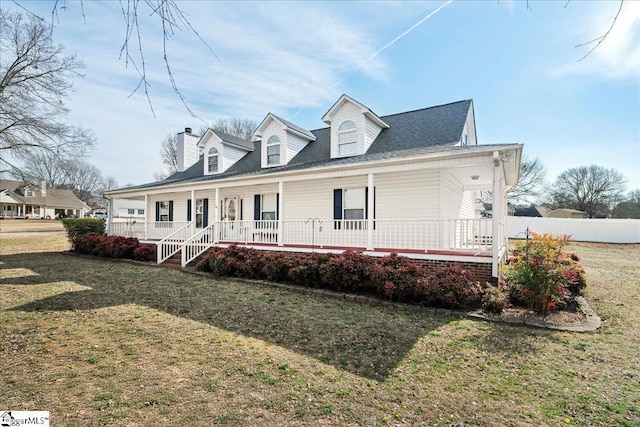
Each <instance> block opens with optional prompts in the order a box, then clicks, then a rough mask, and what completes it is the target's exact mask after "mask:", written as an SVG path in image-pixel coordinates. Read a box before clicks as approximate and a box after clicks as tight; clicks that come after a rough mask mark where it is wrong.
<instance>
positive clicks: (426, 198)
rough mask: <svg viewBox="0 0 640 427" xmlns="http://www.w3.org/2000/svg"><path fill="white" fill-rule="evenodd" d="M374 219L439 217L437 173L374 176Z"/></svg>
mask: <svg viewBox="0 0 640 427" xmlns="http://www.w3.org/2000/svg"><path fill="white" fill-rule="evenodd" d="M374 186H375V188H376V219H423V218H439V217H440V178H439V171H438V170H426V171H425V170H422V171H420V170H418V171H408V172H397V173H389V174H381V175H376V176H375V178H374Z"/></svg>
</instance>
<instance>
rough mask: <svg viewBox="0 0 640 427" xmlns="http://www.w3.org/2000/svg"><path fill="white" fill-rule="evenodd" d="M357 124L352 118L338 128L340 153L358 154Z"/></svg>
mask: <svg viewBox="0 0 640 427" xmlns="http://www.w3.org/2000/svg"><path fill="white" fill-rule="evenodd" d="M357 141H358V138H357V132H356V124H355V123H353V122H352V121H351V120H347V121H346V122H343V123H342V124H341V125H340V127H339V128H338V154H339V155H341V156H342V155H347V154H356V151H357V149H358V143H357Z"/></svg>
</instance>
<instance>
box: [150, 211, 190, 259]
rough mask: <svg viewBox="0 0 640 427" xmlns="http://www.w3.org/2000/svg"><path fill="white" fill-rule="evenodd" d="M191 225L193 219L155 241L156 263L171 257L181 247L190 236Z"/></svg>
mask: <svg viewBox="0 0 640 427" xmlns="http://www.w3.org/2000/svg"><path fill="white" fill-rule="evenodd" d="M192 227H193V221H190V222H188V223H187V224H185V225H183V226H182V227H180V228H178V229H177V230H176V231H174V232H173V233H171V234H169V235H168V236H167V237H165V238H164V239H162V240H160V241H159V242H158V243H156V246H157V247H158V250H157V252H158V258H157V263H158V264H162V263H163V262H164V261H166V260H167V259H169V258H171V257H172V256H173V255H174V254H176V253H178V251H179V250H180V249H181V248H182V245H183V243H184V242H185V241H186V240H187V239H188V238H189V237H191V235H192V233H193V231H192V230H193V228H192Z"/></svg>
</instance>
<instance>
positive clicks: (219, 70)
mask: <svg viewBox="0 0 640 427" xmlns="http://www.w3.org/2000/svg"><path fill="white" fill-rule="evenodd" d="M565 3H566V2H564V1H562V2H558V1H554V2H550V1H535V0H532V1H530V2H529V4H530V6H531V8H532V10H528V9H527V7H526V3H525V2H515V1H504V0H503V1H500V2H497V1H496V2H491V1H481V2H474V1H462V0H461V1H453V2H446V1H433V2H393V1H392V2H389V1H386V2H274V3H269V2H209V1H180V2H179V5H180V7H181V8H182V10H183V11H184V12H185V14H187V16H188V17H189V19H190V22H191V24H192V25H193V27H195V28H196V29H197V31H198V32H199V33H200V35H201V36H202V38H203V39H204V40H206V42H207V44H208V45H209V46H210V47H211V49H212V50H213V52H214V53H215V55H214V54H213V53H212V52H211V51H209V49H208V48H207V47H206V46H205V45H204V44H203V43H202V42H201V41H200V40H198V39H197V37H195V36H194V35H193V33H191V32H189V31H181V32H177V33H176V34H175V35H174V36H173V37H172V38H171V40H170V41H169V42H168V53H169V58H170V65H171V67H172V72H173V75H174V77H175V79H176V83H177V85H178V87H179V88H180V89H181V91H182V93H183V95H184V97H185V98H186V101H187V102H188V104H189V106H190V107H191V108H192V109H193V111H194V112H195V113H196V114H197V115H198V117H199V118H194V117H191V116H190V115H189V113H188V112H187V111H186V110H185V108H184V106H183V105H182V104H181V102H180V100H179V99H178V98H177V96H176V95H175V93H174V92H173V90H172V88H171V85H170V82H169V78H168V76H167V72H166V68H165V66H164V63H163V61H162V45H161V43H160V41H161V40H160V34H161V33H160V29H159V27H158V25H159V24H158V22H157V20H153V19H150V18H148V17H147V15H148V13H145V14H144V16H141V22H142V27H141V29H142V40H143V47H144V55H145V63H146V67H147V77H148V79H149V82H150V84H151V87H150V89H149V91H150V96H151V102H152V104H153V108H154V110H155V115H156V117H154V116H153V114H152V112H151V110H150V108H149V105H148V101H147V99H146V97H145V96H144V93H143V92H142V91H138V92H136V93H135V94H133V95H131V96H130V94H131V92H132V91H133V90H134V89H135V87H136V85H137V83H138V77H137V74H136V72H135V70H134V69H133V67H132V66H131V64H129V66H128V67H127V66H126V64H125V61H124V60H123V59H121V58H119V55H120V47H121V46H122V42H123V39H124V34H125V27H124V21H123V18H122V12H121V10H120V2H117V1H107V2H100V1H89V2H88V1H85V2H84V15H85V17H86V18H85V19H83V18H82V8H81V3H80V2H79V1H74V0H66V2H65V0H59V5H63V6H65V7H66V9H65V10H62V9H60V10H59V13H58V18H57V19H56V20H55V24H56V28H55V32H54V39H55V42H57V43H61V44H63V45H64V46H65V48H66V50H67V51H68V52H72V53H76V54H77V55H78V57H79V58H80V59H82V60H83V61H84V63H85V65H86V68H85V77H84V78H83V79H79V80H77V81H76V82H75V89H76V91H75V93H74V96H73V99H72V100H70V103H69V106H70V108H71V109H72V113H71V114H70V116H69V119H70V121H71V122H73V123H76V124H81V125H83V126H85V127H88V128H90V129H92V130H93V131H94V132H95V134H96V136H97V143H98V144H97V148H96V149H95V150H94V152H93V153H92V155H91V159H90V161H91V162H92V163H93V164H95V165H97V166H98V167H99V168H100V169H101V170H102V172H103V173H104V174H105V175H111V176H113V177H115V178H116V179H117V180H118V182H119V183H120V184H126V183H134V184H141V183H144V182H149V181H151V180H152V174H153V172H154V171H157V170H158V169H160V166H161V161H160V156H159V153H158V151H159V146H160V142H161V141H162V139H163V138H164V137H165V136H166V135H167V134H170V133H175V132H178V131H181V130H182V129H184V128H185V127H192V128H194V129H199V128H201V127H202V126H205V125H206V124H210V123H211V122H213V121H214V120H215V119H217V118H220V117H240V118H250V119H253V120H255V121H257V122H260V121H261V120H262V119H263V118H264V116H265V115H266V114H267V113H268V112H273V113H275V114H277V115H280V116H282V117H285V118H289V119H290V120H291V121H293V122H294V123H296V124H298V125H299V126H302V127H304V128H307V129H317V128H320V127H324V126H325V125H324V123H322V121H321V120H320V118H321V117H322V115H323V114H324V113H325V112H326V111H327V110H328V109H329V108H330V107H331V105H332V104H333V102H334V101H336V100H337V99H338V97H339V96H340V95H341V94H342V93H346V94H348V95H350V96H352V97H353V98H355V99H357V100H358V101H360V102H362V103H363V104H365V105H367V106H368V107H369V108H371V109H372V110H373V111H375V112H376V113H377V114H378V115H381V116H383V115H387V114H393V113H398V112H402V111H409V110H413V109H418V108H424V107H428V106H432V105H439V104H444V103H448V102H454V101H458V100H461V99H469V98H471V99H473V100H474V105H475V112H476V126H477V132H478V140H479V143H480V144H494V143H513V142H516V143H523V144H524V146H525V154H526V155H528V156H530V157H539V158H540V160H541V161H542V163H544V164H545V165H546V166H547V168H548V171H549V174H548V180H549V181H553V180H554V179H555V177H556V176H557V175H558V174H559V173H561V172H562V171H563V170H565V169H567V168H570V167H577V166H586V165H590V164H598V165H601V166H605V167H608V168H615V169H617V170H618V171H620V172H621V173H622V174H623V175H624V176H625V178H626V179H627V189H628V190H632V189H636V188H640V2H634V1H626V2H625V3H624V5H623V9H622V13H621V14H620V16H619V18H618V20H617V22H616V24H615V26H614V28H613V30H612V31H611V33H610V34H609V36H608V38H607V39H606V40H605V41H604V42H603V43H602V44H601V45H600V46H599V47H598V48H597V49H596V50H595V51H594V52H593V53H592V54H591V55H589V56H588V57H587V58H585V59H584V60H582V61H580V62H579V61H578V59H580V58H581V57H582V56H583V55H584V54H585V53H586V52H587V51H588V50H589V48H590V47H591V46H584V47H575V46H576V45H578V44H581V43H584V42H587V41H589V40H592V39H594V38H596V37H598V36H600V35H602V34H603V33H604V32H605V31H606V30H607V29H608V28H609V26H610V24H611V22H612V20H613V18H614V16H615V14H616V11H617V9H618V6H619V3H618V2H616V1H602V2H598V1H588V2H587V1H577V0H573V1H571V2H569V3H568V5H567V6H566V7H565ZM20 4H22V5H23V6H25V7H27V8H28V9H29V10H31V11H32V12H35V13H37V14H40V15H41V16H43V17H45V18H46V19H48V20H51V7H52V2H51V1H44V2H41V1H22V2H20ZM3 7H10V8H12V7H17V6H15V5H13V4H11V3H9V2H6V1H5V2H4V6H3ZM438 9H439V10H438ZM436 10H438V11H437V12H436V13H433V12H435V11H436ZM432 13H433V14H432ZM429 14H432V16H431V17H430V18H428V19H426V20H424V18H425V17H427V16H428V15H429ZM421 21H423V22H421ZM420 22H421V23H420ZM418 23H420V24H419V25H416V24H418ZM414 26H415V27H414ZM412 27H413V29H412V30H411V31H409V32H407V33H406V34H405V35H404V36H403V37H401V38H399V39H397V40H396V38H397V37H398V36H399V35H401V34H403V33H405V32H406V31H407V30H408V29H410V28H412ZM394 40H396V41H395V42H393V43H391V42H392V41H394ZM390 43H391V44H390ZM389 44H390V45H389ZM385 46H388V47H387V48H386V49H384V50H381V48H383V47H385ZM131 47H132V48H136V46H133V45H132V46H131Z"/></svg>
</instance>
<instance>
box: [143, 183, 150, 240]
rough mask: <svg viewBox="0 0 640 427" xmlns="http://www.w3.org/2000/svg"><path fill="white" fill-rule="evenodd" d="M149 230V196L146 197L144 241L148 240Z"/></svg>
mask: <svg viewBox="0 0 640 427" xmlns="http://www.w3.org/2000/svg"><path fill="white" fill-rule="evenodd" d="M148 228H149V196H148V195H146V194H145V195H144V240H147V229H148Z"/></svg>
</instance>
